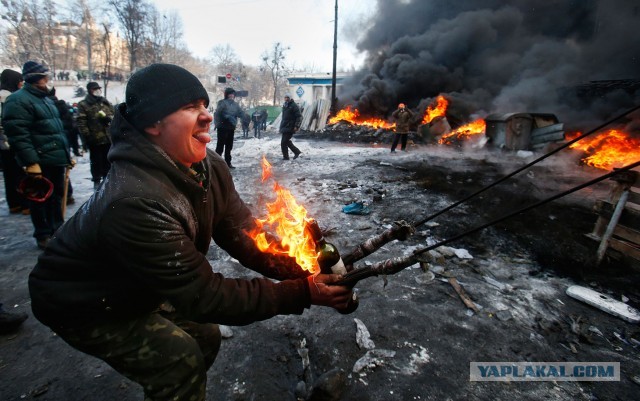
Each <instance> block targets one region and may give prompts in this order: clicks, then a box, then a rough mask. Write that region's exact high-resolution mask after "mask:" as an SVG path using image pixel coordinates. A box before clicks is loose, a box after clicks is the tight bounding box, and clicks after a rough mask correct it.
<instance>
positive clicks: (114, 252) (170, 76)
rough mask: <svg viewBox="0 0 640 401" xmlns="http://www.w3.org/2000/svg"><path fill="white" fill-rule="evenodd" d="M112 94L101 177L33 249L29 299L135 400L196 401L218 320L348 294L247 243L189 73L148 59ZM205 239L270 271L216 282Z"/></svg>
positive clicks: (341, 302)
mask: <svg viewBox="0 0 640 401" xmlns="http://www.w3.org/2000/svg"><path fill="white" fill-rule="evenodd" d="M125 99H126V100H125V102H124V103H122V104H120V105H119V106H118V107H117V108H116V112H115V116H114V119H113V122H112V126H111V137H112V140H113V144H112V147H111V150H110V151H109V159H110V161H111V169H110V170H109V173H108V174H107V178H106V180H105V181H104V183H102V184H101V185H100V188H99V189H98V191H97V192H96V193H94V194H93V196H92V197H91V198H90V199H89V200H88V201H87V202H86V203H85V204H84V205H83V206H82V209H81V211H80V212H78V213H76V214H75V215H73V217H72V218H71V219H70V220H69V221H67V222H66V223H65V224H64V225H63V226H62V227H61V228H60V230H58V232H57V233H56V235H55V237H54V238H53V239H52V240H51V242H50V243H49V246H48V247H47V249H46V250H45V252H44V253H43V254H42V255H41V256H40V257H39V258H38V263H37V265H36V266H35V267H34V269H33V271H32V272H31V274H30V275H29V292H30V295H31V308H32V310H33V314H34V316H35V317H36V318H37V319H38V320H39V321H41V322H42V323H44V324H46V325H47V326H49V327H50V328H51V329H52V330H53V331H54V332H56V334H57V335H58V336H59V337H61V338H62V339H64V341H65V342H67V343H68V344H70V345H71V346H73V347H75V348H77V349H78V350H81V351H83V352H85V353H87V354H90V355H93V356H95V357H97V358H100V359H102V360H104V361H105V362H107V363H108V364H109V365H110V366H112V367H113V368H114V369H116V370H117V371H118V372H120V373H121V374H123V375H124V376H126V377H128V378H129V379H131V380H133V381H135V382H137V383H139V384H140V385H141V386H142V387H143V389H144V393H145V399H147V400H204V399H205V397H206V394H205V391H206V388H207V385H206V384H207V383H206V382H207V370H208V369H209V367H211V365H212V364H213V362H214V360H215V359H216V356H217V354H218V350H219V348H220V344H221V334H220V329H219V327H218V324H229V325H246V324H250V323H252V322H256V321H260V320H265V319H269V318H271V317H273V316H276V315H289V314H298V315H299V314H302V313H303V312H304V310H305V309H307V308H309V307H310V306H311V305H323V306H329V307H333V308H335V309H338V310H343V309H345V308H346V307H347V305H348V302H349V300H350V299H351V297H352V292H351V290H350V289H349V288H347V287H344V286H335V285H334V286H330V285H327V284H328V283H331V282H334V281H335V280H337V279H338V278H339V276H338V275H333V274H331V275H327V274H319V275H316V276H311V275H310V273H308V272H306V271H304V270H303V269H302V268H301V267H300V266H299V265H298V264H297V263H296V261H295V258H292V257H289V256H287V255H273V254H270V253H264V252H262V251H260V249H259V248H258V246H257V245H256V244H255V242H254V241H253V240H252V239H251V237H250V236H249V234H248V232H249V231H250V230H252V229H253V228H255V227H256V220H255V219H254V217H253V215H252V214H251V211H250V209H249V208H248V206H247V205H246V204H245V203H244V202H243V201H242V199H241V198H240V195H239V194H238V192H237V191H236V188H235V186H234V183H233V178H232V176H231V174H230V171H229V169H228V167H227V165H226V164H225V162H224V160H223V159H222V158H221V157H220V156H219V155H218V154H216V153H215V152H213V151H212V150H210V149H208V147H207V144H208V143H209V142H210V140H211V137H210V134H209V128H210V124H211V122H212V119H213V118H212V116H211V114H210V113H209V111H208V109H207V107H208V105H209V96H208V94H207V91H206V90H205V88H204V86H203V85H202V83H201V82H200V80H199V79H198V78H197V77H196V76H195V75H193V74H192V73H190V72H189V71H187V70H185V69H184V68H182V67H179V66H176V65H171V64H152V65H150V66H148V67H145V68H142V69H140V70H138V71H136V72H135V73H134V74H133V75H132V76H131V78H130V79H129V81H128V83H127V87H126V89H125ZM212 240H213V241H215V243H216V244H217V246H219V247H220V248H221V249H223V250H224V251H226V252H228V253H229V255H230V257H232V258H235V259H237V260H238V262H239V263H240V264H242V265H243V266H246V267H247V268H249V269H252V270H255V271H257V272H259V273H261V274H263V275H264V276H266V277H269V278H253V279H231V278H225V277H223V276H222V275H221V274H220V273H218V272H216V271H215V270H217V269H216V268H214V266H212V265H211V261H210V259H208V258H207V252H208V251H209V249H210V248H209V246H210V243H211V241H212ZM271 279H275V280H280V281H277V282H275V281H272V280H271ZM107 398H116V394H112V396H111V397H109V396H107Z"/></svg>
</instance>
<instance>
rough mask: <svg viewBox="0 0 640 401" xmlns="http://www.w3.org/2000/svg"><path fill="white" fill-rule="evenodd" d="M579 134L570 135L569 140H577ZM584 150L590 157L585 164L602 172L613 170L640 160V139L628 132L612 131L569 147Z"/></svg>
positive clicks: (583, 160) (582, 140)
mask: <svg viewBox="0 0 640 401" xmlns="http://www.w3.org/2000/svg"><path fill="white" fill-rule="evenodd" d="M579 135H581V134H580V133H577V134H568V135H567V138H570V137H573V138H577V136H579ZM569 147H570V148H571V149H578V150H582V151H583V152H585V153H587V155H588V156H586V157H584V158H583V159H582V162H583V163H584V164H587V165H589V166H593V167H596V168H599V169H602V170H613V168H614V167H623V166H626V165H628V164H631V163H635V162H637V161H638V160H640V139H638V138H633V137H631V136H630V135H629V134H627V133H626V132H623V131H620V130H616V129H612V130H609V131H606V132H604V133H602V134H599V135H597V136H595V137H593V138H589V137H587V138H584V139H581V140H580V141H578V142H576V143H574V144H572V145H571V146H569Z"/></svg>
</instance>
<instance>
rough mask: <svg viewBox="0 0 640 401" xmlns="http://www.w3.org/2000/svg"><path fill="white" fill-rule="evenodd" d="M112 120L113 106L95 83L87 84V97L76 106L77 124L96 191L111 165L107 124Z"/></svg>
mask: <svg viewBox="0 0 640 401" xmlns="http://www.w3.org/2000/svg"><path fill="white" fill-rule="evenodd" d="M112 118H113V106H112V105H111V103H109V101H108V100H107V99H105V98H104V97H102V88H101V87H100V84H98V83H97V82H93V81H92V82H89V83H88V84H87V96H85V98H84V100H82V101H81V102H80V103H79V104H78V117H77V124H78V130H79V131H80V135H82V138H83V139H84V143H85V144H86V146H87V148H89V161H90V163H91V180H92V181H93V188H94V189H98V186H99V185H100V181H102V180H103V179H104V178H105V177H106V176H107V173H108V172H109V168H110V167H111V164H110V163H109V160H108V159H107V153H109V148H111V138H110V136H109V124H111V119H112Z"/></svg>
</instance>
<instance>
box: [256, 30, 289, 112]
mask: <svg viewBox="0 0 640 401" xmlns="http://www.w3.org/2000/svg"><path fill="white" fill-rule="evenodd" d="M287 50H289V47H288V46H287V47H285V46H284V45H283V44H282V43H280V42H276V43H274V44H273V47H272V48H271V49H270V50H266V51H265V52H264V53H263V54H262V62H263V65H264V67H266V69H267V71H270V72H271V81H272V83H273V105H274V106H275V105H276V104H277V103H276V102H277V100H278V92H279V87H280V84H281V83H282V81H283V78H284V76H285V74H286V66H285V64H284V61H285V59H286V55H285V52H286V51H287Z"/></svg>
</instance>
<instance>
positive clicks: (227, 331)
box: [218, 324, 233, 338]
mask: <svg viewBox="0 0 640 401" xmlns="http://www.w3.org/2000/svg"><path fill="white" fill-rule="evenodd" d="M218 327H219V328H220V335H221V336H222V338H231V337H233V330H231V327H229V326H225V325H224V324H221V325H219V326H218Z"/></svg>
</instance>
